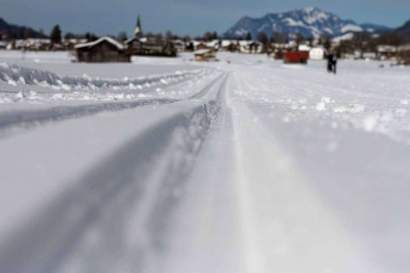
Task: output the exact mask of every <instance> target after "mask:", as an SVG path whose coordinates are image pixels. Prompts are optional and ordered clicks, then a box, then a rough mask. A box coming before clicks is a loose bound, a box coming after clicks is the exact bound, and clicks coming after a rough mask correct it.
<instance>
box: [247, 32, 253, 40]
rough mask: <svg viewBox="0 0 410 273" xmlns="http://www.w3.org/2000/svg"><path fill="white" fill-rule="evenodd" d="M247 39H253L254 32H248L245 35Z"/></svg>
mask: <svg viewBox="0 0 410 273" xmlns="http://www.w3.org/2000/svg"><path fill="white" fill-rule="evenodd" d="M245 40H246V41H252V34H251V33H250V32H247V33H246V35H245Z"/></svg>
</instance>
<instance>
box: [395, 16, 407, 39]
mask: <svg viewBox="0 0 410 273" xmlns="http://www.w3.org/2000/svg"><path fill="white" fill-rule="evenodd" d="M395 33H397V34H398V35H399V36H400V37H401V38H402V39H403V40H404V41H405V42H410V20H409V21H407V22H406V23H404V25H403V26H401V27H399V28H397V29H396V30H395Z"/></svg>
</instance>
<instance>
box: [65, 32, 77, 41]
mask: <svg viewBox="0 0 410 273" xmlns="http://www.w3.org/2000/svg"><path fill="white" fill-rule="evenodd" d="M74 38H76V35H75V34H73V33H71V32H67V33H66V34H65V35H64V39H65V40H69V39H74Z"/></svg>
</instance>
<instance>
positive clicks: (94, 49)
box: [75, 37, 131, 63]
mask: <svg viewBox="0 0 410 273" xmlns="http://www.w3.org/2000/svg"><path fill="white" fill-rule="evenodd" d="M75 51H76V57H77V60H78V62H86V63H108V62H130V61H131V57H130V55H129V54H128V53H127V50H126V48H125V47H124V45H122V44H121V43H120V42H118V41H116V40H114V39H112V38H110V37H102V38H100V39H98V40H96V41H94V42H90V43H85V44H79V45H76V46H75Z"/></svg>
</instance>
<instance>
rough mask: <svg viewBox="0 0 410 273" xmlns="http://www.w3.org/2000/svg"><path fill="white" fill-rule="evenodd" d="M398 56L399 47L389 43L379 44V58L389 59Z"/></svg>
mask: <svg viewBox="0 0 410 273" xmlns="http://www.w3.org/2000/svg"><path fill="white" fill-rule="evenodd" d="M395 57H397V47H395V46H389V45H379V46H378V47H377V59H379V60H388V59H391V58H395Z"/></svg>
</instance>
